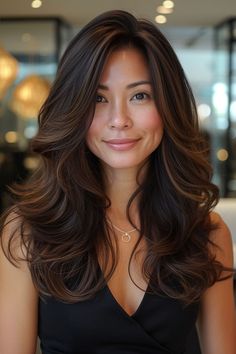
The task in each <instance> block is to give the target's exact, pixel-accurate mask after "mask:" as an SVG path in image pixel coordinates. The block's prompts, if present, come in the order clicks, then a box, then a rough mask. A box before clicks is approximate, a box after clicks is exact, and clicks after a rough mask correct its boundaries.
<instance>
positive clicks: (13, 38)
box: [0, 0, 236, 354]
mask: <svg viewBox="0 0 236 354" xmlns="http://www.w3.org/2000/svg"><path fill="white" fill-rule="evenodd" d="M111 9H123V10H127V11H130V12H131V13H133V14H134V15H136V16H138V17H144V18H147V19H149V20H151V21H153V22H155V23H156V25H157V26H158V27H159V28H160V29H161V31H162V32H163V33H164V34H165V35H166V37H167V38H168V39H169V41H170V42H171V44H172V46H173V47H174V49H175V51H176V53H177V55H178V57H179V59H180V62H181V63H182V66H183V68H184V70H185V72H186V75H187V77H188V80H189V82H190V84H191V86H192V89H193V92H194V95H195V98H196V103H197V108H198V114H199V123H200V127H201V130H202V133H203V135H204V136H205V137H206V139H207V141H208V143H209V146H210V152H209V160H210V161H211V163H212V165H213V168H214V176H213V182H214V183H216V184H217V185H218V186H219V188H220V196H221V199H220V203H219V205H218V206H217V209H218V210H219V211H220V213H221V215H222V216H223V217H224V219H225V221H226V222H227V224H228V225H229V227H230V229H231V232H232V235H233V241H234V252H235V255H236V1H235V0H224V1H219V0H204V1H203V0H198V1H195V0H175V1H169V0H166V1H165V0H164V1H161V0H99V1H92V0H66V1H65V0H20V1H19V0H1V1H0V213H1V212H2V211H3V210H4V209H5V208H6V207H7V206H8V205H9V204H10V198H9V193H8V191H7V186H8V185H10V184H11V183H12V182H14V181H23V180H24V179H25V178H26V177H27V176H28V175H29V174H30V173H31V172H32V171H33V170H34V169H35V168H36V167H37V164H38V158H37V156H36V155H34V154H32V153H31V152H30V149H29V143H30V140H31V139H32V138H33V137H34V135H35V134H36V133H37V115H38V111H39V109H40V107H41V105H42V103H43V102H44V100H45V98H46V97H47V95H48V92H49V89H50V86H51V84H52V82H53V80H54V77H55V73H56V70H57V64H58V60H59V59H60V57H61V55H62V53H63V51H64V50H65V47H66V46H67V44H68V42H69V41H70V40H71V38H72V37H73V36H74V35H75V34H76V33H77V32H78V31H79V30H80V28H81V27H82V26H83V25H84V24H85V23H87V22H88V21H89V20H91V19H92V18H93V17H95V16H96V15H98V14H99V13H101V12H103V11H107V10H111ZM235 260H236V257H235ZM235 268H236V262H235ZM194 342H195V344H193V343H194ZM196 342H197V340H196V338H195V339H194V338H193V340H192V343H190V348H191V349H190V351H189V353H191V354H194V353H200V350H199V347H198V345H197V344H196Z"/></svg>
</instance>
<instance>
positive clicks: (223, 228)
mask: <svg viewBox="0 0 236 354" xmlns="http://www.w3.org/2000/svg"><path fill="white" fill-rule="evenodd" d="M210 221H211V223H212V224H213V225H215V228H214V230H212V231H211V232H210V235H209V240H210V242H211V244H210V246H209V247H210V251H211V252H212V253H213V254H214V256H215V257H216V260H217V261H219V262H221V263H222V264H223V265H224V266H226V267H233V241H232V236H231V232H230V230H229V228H228V226H227V224H226V223H225V222H224V220H223V218H222V217H221V216H220V214H218V213H216V212H211V213H210Z"/></svg>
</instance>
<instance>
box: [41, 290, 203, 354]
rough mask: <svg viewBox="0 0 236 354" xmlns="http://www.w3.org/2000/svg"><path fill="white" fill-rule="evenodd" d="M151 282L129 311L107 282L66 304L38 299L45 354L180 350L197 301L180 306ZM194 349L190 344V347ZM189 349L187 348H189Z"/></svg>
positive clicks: (188, 334) (159, 353)
mask: <svg viewBox="0 0 236 354" xmlns="http://www.w3.org/2000/svg"><path fill="white" fill-rule="evenodd" d="M149 290H150V284H149V286H148V288H147V291H146V292H145V294H144V297H143V300H142V302H141V303H140V305H139V307H138V309H137V310H136V312H135V313H134V314H133V315H131V316H130V315H128V314H127V313H126V312H125V310H124V309H123V308H122V307H121V306H120V305H119V303H118V302H117V301H116V299H115V298H114V296H113V295H112V293H111V291H110V290H109V287H108V286H105V288H104V289H102V290H101V291H99V292H98V293H97V294H96V296H95V297H93V298H92V299H90V300H86V301H83V302H77V303H75V304H66V303H63V302H61V301H59V300H56V299H54V298H53V297H46V298H45V299H43V300H42V299H40V301H39V338H40V340H41V350H42V353H43V354H62V353H63V354H184V353H189V352H188V351H187V348H186V346H187V343H189V338H190V337H191V336H192V333H193V331H194V330H195V322H196V318H197V314H198V308H199V304H198V303H194V304H191V305H189V306H187V307H183V305H182V303H180V301H178V300H175V299H172V298H170V297H168V296H166V295H164V294H160V295H156V294H151V293H150V291H149ZM191 352H192V353H195V351H194V349H192V351H191ZM191 352H190V353H191Z"/></svg>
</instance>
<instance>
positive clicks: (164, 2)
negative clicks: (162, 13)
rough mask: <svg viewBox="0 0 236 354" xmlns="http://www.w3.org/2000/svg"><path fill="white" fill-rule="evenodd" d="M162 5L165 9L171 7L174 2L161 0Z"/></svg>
mask: <svg viewBox="0 0 236 354" xmlns="http://www.w3.org/2000/svg"><path fill="white" fill-rule="evenodd" d="M163 6H164V7H166V8H167V9H173V7H174V6H175V4H174V2H173V1H171V0H165V1H163Z"/></svg>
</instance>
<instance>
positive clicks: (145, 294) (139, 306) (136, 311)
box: [98, 263, 150, 318]
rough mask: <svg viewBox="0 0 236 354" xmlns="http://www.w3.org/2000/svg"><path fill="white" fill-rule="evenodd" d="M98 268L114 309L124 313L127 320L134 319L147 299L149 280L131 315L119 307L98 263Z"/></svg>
mask: <svg viewBox="0 0 236 354" xmlns="http://www.w3.org/2000/svg"><path fill="white" fill-rule="evenodd" d="M98 268H99V272H100V273H101V275H102V277H103V279H104V282H105V290H106V291H107V293H108V295H109V296H110V298H111V299H112V301H113V303H114V304H115V305H116V307H117V308H119V309H120V311H121V312H122V313H124V314H125V315H126V316H127V317H129V318H134V317H135V316H137V315H138V313H139V312H140V311H141V309H142V308H143V306H144V302H145V299H146V297H147V293H148V290H149V287H150V279H149V281H148V283H147V287H146V290H145V292H144V294H143V297H142V299H141V301H140V303H139V305H138V307H137V309H136V310H135V311H134V312H133V313H132V314H129V313H128V312H127V311H126V310H125V309H124V308H123V307H122V306H121V304H120V303H119V302H118V301H117V299H116V298H115V296H114V295H113V293H112V291H111V290H110V288H109V286H108V284H107V281H106V279H105V276H104V274H103V272H102V269H101V267H100V264H99V263H98Z"/></svg>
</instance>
